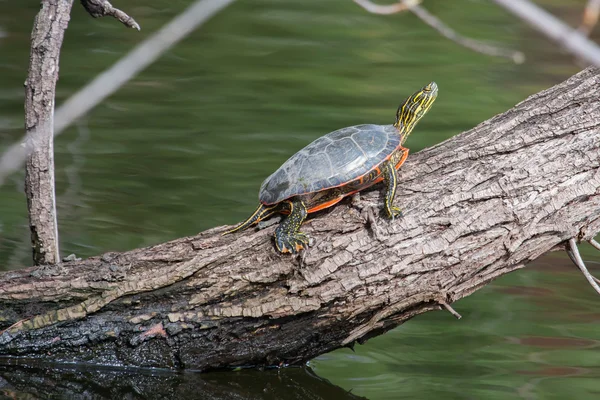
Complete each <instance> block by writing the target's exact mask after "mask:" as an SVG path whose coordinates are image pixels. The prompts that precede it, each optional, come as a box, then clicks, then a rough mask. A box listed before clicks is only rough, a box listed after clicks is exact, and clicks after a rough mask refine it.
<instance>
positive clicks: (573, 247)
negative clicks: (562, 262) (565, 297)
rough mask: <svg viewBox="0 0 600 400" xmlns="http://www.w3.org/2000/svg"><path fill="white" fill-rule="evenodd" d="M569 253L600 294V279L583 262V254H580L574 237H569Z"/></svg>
mask: <svg viewBox="0 0 600 400" xmlns="http://www.w3.org/2000/svg"><path fill="white" fill-rule="evenodd" d="M567 254H568V255H569V258H571V261H573V263H575V265H577V267H578V268H579V269H580V270H581V272H583V275H584V276H585V279H587V281H588V282H589V283H590V285H592V287H593V288H594V290H595V291H596V292H598V294H600V286H598V282H599V281H598V279H596V278H595V277H594V276H593V275H592V274H590V272H589V271H588V269H587V267H586V266H585V263H584V262H583V259H582V258H581V254H579V249H578V248H577V242H576V241H575V239H573V238H571V239H569V245H568V247H567Z"/></svg>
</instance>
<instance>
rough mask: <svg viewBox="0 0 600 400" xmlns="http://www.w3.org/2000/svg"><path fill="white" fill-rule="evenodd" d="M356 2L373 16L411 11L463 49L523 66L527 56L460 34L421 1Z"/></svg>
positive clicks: (364, 0) (355, 0) (367, 0)
mask: <svg viewBox="0 0 600 400" xmlns="http://www.w3.org/2000/svg"><path fill="white" fill-rule="evenodd" d="M354 2H355V3H356V4H358V5H359V6H361V7H362V8H364V9H365V10H367V11H368V12H370V13H373V14H381V15H389V14H395V13H398V12H402V11H411V12H412V13H413V14H414V15H416V16H417V17H419V18H420V19H421V21H423V22H425V23H426V24H427V25H429V26H430V27H432V28H433V29H435V30H436V31H437V32H438V33H439V34H441V35H442V36H444V37H445V38H447V39H450V40H452V41H453V42H455V43H457V44H459V45H461V46H463V47H466V48H467V49H469V50H472V51H475V52H477V53H482V54H486V55H488V56H493V57H502V58H508V59H509V60H512V61H513V62H514V63H515V64H521V63H523V62H524V61H525V55H524V54H523V53H522V52H520V51H514V50H507V49H503V48H500V47H496V46H493V45H490V44H487V43H483V42H480V41H479V40H475V39H471V38H467V37H464V36H462V35H460V34H458V33H457V32H456V31H455V30H453V29H452V28H450V27H449V26H448V25H446V24H445V23H443V22H442V21H441V20H440V19H439V18H437V17H436V16H434V15H433V14H431V13H430V12H429V11H427V10H426V9H425V8H423V7H422V6H420V5H419V3H420V2H421V1H420V0H400V2H399V3H397V4H392V5H386V6H382V5H378V4H375V3H372V2H371V1H369V0H354Z"/></svg>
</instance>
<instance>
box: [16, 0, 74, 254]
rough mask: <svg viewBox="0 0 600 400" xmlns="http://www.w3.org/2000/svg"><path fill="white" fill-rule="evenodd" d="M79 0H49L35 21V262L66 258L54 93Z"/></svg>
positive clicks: (31, 123)
mask: <svg viewBox="0 0 600 400" xmlns="http://www.w3.org/2000/svg"><path fill="white" fill-rule="evenodd" d="M72 5H73V0H46V1H43V2H42V8H41V10H40V12H39V13H38V15H37V16H36V18H35V21H34V23H33V32H32V33H31V53H30V58H29V73H28V76H27V80H26V81H25V130H26V132H27V137H28V141H27V146H28V148H29V149H28V150H29V155H28V157H27V163H26V167H25V171H26V172H25V193H26V195H27V209H28V212H29V227H30V229H31V246H32V249H33V263H34V264H35V265H40V264H56V263H58V262H59V261H60V256H59V247H58V227H57V220H56V198H55V193H54V128H53V127H54V94H55V91H56V82H57V81H58V60H59V56H60V48H61V46H62V42H63V38H64V33H65V29H67V25H68V23H69V18H70V17H69V15H70V13H71V7H72Z"/></svg>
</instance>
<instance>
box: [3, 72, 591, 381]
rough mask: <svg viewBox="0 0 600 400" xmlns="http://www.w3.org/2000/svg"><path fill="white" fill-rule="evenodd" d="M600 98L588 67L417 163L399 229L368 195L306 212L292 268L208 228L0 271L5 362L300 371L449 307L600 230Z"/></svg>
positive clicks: (405, 170)
mask: <svg viewBox="0 0 600 400" xmlns="http://www.w3.org/2000/svg"><path fill="white" fill-rule="evenodd" d="M599 88H600V69H598V68H589V69H587V70H585V71H583V72H581V73H579V74H577V75H575V76H573V77H572V78H570V79H569V80H567V81H565V82H563V83H561V84H559V85H556V86H554V87H552V88H550V89H548V90H545V91H543V92H540V93H538V94H535V95H533V96H531V97H530V98H528V99H527V100H525V101H523V102H522V103H520V104H518V105H517V106H515V107H514V108H513V109H511V110H509V111H508V112H506V113H504V114H501V115H498V116H496V117H494V118H492V119H490V120H489V121H486V122H484V123H482V124H480V125H479V126H477V127H475V128H473V129H472V130H470V131H468V132H465V133H462V134H460V135H457V136H455V137H453V138H451V139H450V140H447V141H445V142H443V143H441V144H439V145H436V146H434V147H431V148H428V149H425V150H423V151H421V152H419V153H417V154H413V155H412V156H411V157H409V158H408V161H407V162H406V164H405V165H404V166H403V167H402V169H401V170H400V185H399V189H398V194H397V197H396V203H397V204H398V205H401V206H402V208H403V210H404V217H403V218H401V219H398V220H396V221H395V222H393V223H390V222H388V221H387V220H385V218H382V217H380V216H379V210H380V209H381V204H382V193H381V190H382V188H381V187H380V186H376V187H375V188H373V189H372V190H370V191H369V192H366V193H362V194H361V196H360V197H358V196H356V197H354V198H353V199H351V200H348V201H344V202H342V203H341V204H340V205H338V206H336V207H333V208H332V209H330V210H327V211H324V212H321V213H320V214H318V215H316V216H314V217H313V218H311V219H309V220H308V221H307V222H306V223H305V224H304V225H303V231H304V232H306V233H307V234H308V235H310V236H311V237H312V239H313V241H314V244H313V245H312V246H311V248H310V249H309V251H308V252H306V253H305V254H303V255H301V256H299V257H291V256H289V255H280V254H279V253H278V252H277V251H276V250H275V248H274V246H273V243H272V239H271V238H272V234H273V230H274V229H275V228H274V227H269V228H266V229H263V230H259V231H247V232H243V233H239V234H235V235H229V236H221V233H223V232H224V231H225V230H226V229H227V228H226V227H218V228H214V229H210V230H208V231H205V232H202V233H200V234H198V235H197V236H194V237H186V238H181V239H177V240H173V241H171V242H167V243H163V244H158V245H155V246H151V247H147V248H142V249H136V250H132V251H128V252H125V253H107V254H104V255H102V256H99V257H92V258H89V259H86V260H82V261H72V262H68V263H67V264H66V266H60V265H58V266H46V267H42V268H40V267H35V268H29V269H24V270H21V271H13V272H6V273H3V274H2V275H0V354H1V355H2V357H0V363H15V362H16V361H17V359H18V360H20V361H19V362H26V361H27V360H32V359H33V360H35V359H44V360H53V361H56V362H84V363H93V364H104V365H107V364H108V365H118V366H143V367H168V368H195V369H200V370H208V369H217V368H229V367H235V366H264V365H283V364H300V363H303V362H304V361H306V360H308V359H311V358H313V357H315V356H317V355H319V354H322V353H325V352H328V351H331V350H333V349H336V348H339V347H343V346H353V345H354V343H355V342H356V341H358V342H359V343H362V342H364V341H365V340H366V339H368V338H370V337H373V336H375V335H379V334H382V333H384V332H385V331H387V330H389V329H392V328H394V327H396V326H398V325H399V324H401V323H403V322H404V321H406V320H408V319H409V318H411V317H413V316H415V315H417V314H420V313H423V312H426V311H429V310H436V309H440V308H442V307H445V308H447V309H448V310H452V308H451V307H450V304H451V303H452V302H454V301H456V300H458V299H460V298H462V297H465V296H467V295H469V294H471V293H473V292H474V291H476V290H477V289H479V288H481V287H482V286H484V285H486V284H487V283H489V282H490V281H491V280H493V279H494V278H496V277H498V276H501V275H503V274H506V273H508V272H511V271H514V270H516V269H519V268H522V267H523V266H524V265H525V264H526V263H527V262H529V261H531V260H534V259H536V258H537V257H539V256H540V255H542V254H544V253H546V252H548V251H553V250H560V249H564V248H565V244H566V243H567V242H568V241H569V240H570V239H572V238H575V239H576V240H577V241H583V240H591V239H592V238H593V237H594V235H595V233H596V232H598V231H600V102H598V98H599V95H600V90H599ZM432 117H433V114H432ZM373 210H375V211H373ZM583 285H584V283H583V279H582V286H583Z"/></svg>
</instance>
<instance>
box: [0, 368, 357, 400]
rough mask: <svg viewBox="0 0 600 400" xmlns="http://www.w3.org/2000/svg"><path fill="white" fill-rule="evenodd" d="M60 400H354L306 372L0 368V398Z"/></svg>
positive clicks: (351, 396)
mask: <svg viewBox="0 0 600 400" xmlns="http://www.w3.org/2000/svg"><path fill="white" fill-rule="evenodd" d="M2 396H6V397H10V398H61V399H100V398H101V399H115V400H121V399H161V400H163V399H182V400H183V399H211V400H231V399H236V400H332V399H335V400H359V399H365V398H364V397H359V396H355V395H353V394H352V393H350V392H348V391H347V390H344V389H342V388H340V387H338V386H335V385H333V384H331V383H330V382H329V381H327V380H325V379H323V378H320V377H318V376H317V375H315V374H314V372H313V371H312V370H311V369H310V368H307V367H306V368H284V369H271V370H265V371H257V370H241V371H236V372H221V373H218V372H217V373H208V374H200V373H194V372H182V373H174V372H169V371H160V370H131V369H111V368H91V367H85V366H56V365H50V364H48V365H46V366H34V367H31V366H30V367H23V366H10V367H8V366H0V397H2Z"/></svg>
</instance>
